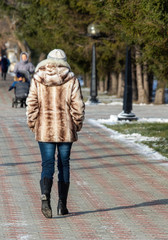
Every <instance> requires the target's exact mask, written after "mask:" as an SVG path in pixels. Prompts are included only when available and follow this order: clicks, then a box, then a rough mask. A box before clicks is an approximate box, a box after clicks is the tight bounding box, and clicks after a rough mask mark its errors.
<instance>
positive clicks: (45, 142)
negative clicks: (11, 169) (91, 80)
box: [26, 49, 85, 218]
mask: <svg viewBox="0 0 168 240" xmlns="http://www.w3.org/2000/svg"><path fill="white" fill-rule="evenodd" d="M26 103H27V123H28V126H29V128H30V129H31V130H32V131H33V132H34V133H35V139H36V140H37V141H38V144H39V148H40V152H41V158H42V172H41V180H40V187H41V201H42V206H41V210H42V213H43V215H44V216H45V217H46V218H51V217H52V209H51V205H50V193H51V188H52V184H53V175H54V172H55V152H56V147H57V158H58V160H57V167H58V205H57V214H58V215H65V214H68V213H69V211H68V209H67V196H68V191H69V184H70V166H69V165H70V163H69V160H70V152H71V147H72V144H73V142H75V141H77V132H79V131H80V130H81V128H82V123H83V120H84V107H85V105H84V102H83V97H82V93H81V88H80V84H79V81H78V79H77V78H76V77H75V75H74V73H73V72H71V68H70V66H69V64H68V63H67V58H66V54H65V52H64V51H63V50H61V49H54V50H52V51H51V52H50V53H49V54H48V56H47V59H45V60H43V61H42V62H40V63H39V64H38V65H37V67H36V70H35V73H34V75H33V78H32V82H31V87H30V91H29V95H28V98H27V101H26Z"/></svg>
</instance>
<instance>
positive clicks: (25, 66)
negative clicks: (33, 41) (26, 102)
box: [13, 52, 35, 81]
mask: <svg viewBox="0 0 168 240" xmlns="http://www.w3.org/2000/svg"><path fill="white" fill-rule="evenodd" d="M34 70H35V67H34V65H33V64H32V63H31V62H29V54H28V53H27V52H22V53H21V54H20V61H19V62H17V63H16V65H15V67H14V70H13V71H14V73H15V74H17V72H20V73H21V72H22V73H24V74H25V73H26V72H27V73H28V74H30V75H32V74H33V73H34ZM27 78H29V80H30V77H27ZM27 81H28V79H27Z"/></svg>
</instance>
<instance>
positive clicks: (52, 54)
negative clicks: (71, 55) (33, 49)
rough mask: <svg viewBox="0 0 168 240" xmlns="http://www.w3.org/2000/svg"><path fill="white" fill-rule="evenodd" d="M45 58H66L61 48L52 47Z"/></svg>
mask: <svg viewBox="0 0 168 240" xmlns="http://www.w3.org/2000/svg"><path fill="white" fill-rule="evenodd" d="M47 58H52V59H56V60H64V61H66V60H67V57H66V54H65V52H64V51H63V50H61V49H54V50H52V51H51V52H49V54H48V55H47Z"/></svg>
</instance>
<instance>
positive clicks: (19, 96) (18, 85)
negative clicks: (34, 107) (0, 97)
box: [9, 72, 30, 108]
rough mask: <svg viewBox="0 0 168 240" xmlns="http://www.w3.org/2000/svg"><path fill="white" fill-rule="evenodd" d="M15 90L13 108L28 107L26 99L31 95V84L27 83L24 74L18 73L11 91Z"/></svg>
mask: <svg viewBox="0 0 168 240" xmlns="http://www.w3.org/2000/svg"><path fill="white" fill-rule="evenodd" d="M13 88H14V93H15V97H14V98H13V99H12V107H15V108H17V106H18V105H20V107H26V98H27V96H28V94H29V88H30V82H28V81H26V78H25V76H24V74H23V73H20V72H18V73H17V75H16V77H15V79H14V82H13V84H12V85H11V86H10V88H9V91H11V90H12V89H13Z"/></svg>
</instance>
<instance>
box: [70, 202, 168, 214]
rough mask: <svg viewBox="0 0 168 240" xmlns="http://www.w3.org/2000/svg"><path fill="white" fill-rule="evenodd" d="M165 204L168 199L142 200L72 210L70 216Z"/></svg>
mask: <svg viewBox="0 0 168 240" xmlns="http://www.w3.org/2000/svg"><path fill="white" fill-rule="evenodd" d="M167 204H168V199H158V200H153V201H150V202H143V203H139V204H135V205H129V206H120V207H114V208H107V209H97V210H93V211H85V212H74V213H71V214H70V216H78V215H83V214H89V213H98V212H107V211H116V210H122V209H131V208H139V207H152V206H156V205H167Z"/></svg>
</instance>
